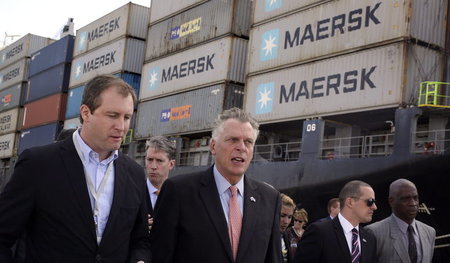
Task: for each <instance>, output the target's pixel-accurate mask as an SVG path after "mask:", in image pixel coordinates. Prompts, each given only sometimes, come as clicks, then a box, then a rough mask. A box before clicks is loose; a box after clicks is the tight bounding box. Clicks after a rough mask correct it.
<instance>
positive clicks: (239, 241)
mask: <svg viewBox="0 0 450 263" xmlns="http://www.w3.org/2000/svg"><path fill="white" fill-rule="evenodd" d="M257 135H258V124H257V123H256V121H255V120H254V119H253V118H252V117H251V116H249V115H248V114H247V113H245V112H244V111H242V110H240V109H237V108H232V109H230V110H226V111H224V112H223V113H222V114H221V115H219V117H218V119H217V120H216V126H215V128H214V129H213V132H212V139H211V141H210V151H211V153H212V154H213V155H214V157H215V164H214V165H213V166H212V167H211V168H209V169H207V170H206V171H203V172H197V173H193V174H189V175H179V176H175V177H171V178H169V179H167V180H166V181H165V182H164V184H163V186H162V189H161V193H160V195H159V197H158V202H157V203H156V211H155V212H156V213H155V222H154V224H153V228H152V231H151V233H150V239H151V242H152V257H153V259H152V260H153V263H161V262H165V263H174V262H177V263H182V262H191V263H199V262H201V263H207V262H208V263H209V262H214V263H231V262H237V263H251V262H258V263H264V262H267V263H269V262H277V263H278V262H280V261H281V246H280V243H281V242H280V229H279V219H280V195H279V193H278V191H276V190H275V189H274V188H273V187H271V186H269V185H267V184H265V183H261V182H258V181H255V180H253V179H251V178H249V177H248V176H246V175H244V173H245V171H246V170H247V168H248V166H249V164H250V161H251V160H252V157H253V147H254V145H255V141H256V138H257Z"/></svg>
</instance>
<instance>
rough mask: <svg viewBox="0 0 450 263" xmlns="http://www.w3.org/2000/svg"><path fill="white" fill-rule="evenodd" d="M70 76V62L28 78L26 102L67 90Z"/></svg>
mask: <svg viewBox="0 0 450 263" xmlns="http://www.w3.org/2000/svg"><path fill="white" fill-rule="evenodd" d="M69 78H70V64H59V65H58V66H55V67H53V68H50V69H47V70H45V71H42V72H40V73H38V74H36V75H34V76H32V77H30V78H29V79H28V87H27V89H26V92H25V94H24V103H30V102H32V101H35V100H38V99H41V98H44V97H47V96H49V95H52V94H55V93H62V92H67V88H68V87H69Z"/></svg>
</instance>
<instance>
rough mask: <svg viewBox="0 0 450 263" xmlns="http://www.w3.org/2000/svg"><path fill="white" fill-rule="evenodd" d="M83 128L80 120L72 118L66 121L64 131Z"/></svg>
mask: <svg viewBox="0 0 450 263" xmlns="http://www.w3.org/2000/svg"><path fill="white" fill-rule="evenodd" d="M79 127H81V122H80V118H78V117H76V118H72V119H68V120H65V121H64V127H63V128H64V129H77V128H79Z"/></svg>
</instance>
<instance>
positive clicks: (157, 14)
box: [150, 0, 217, 24]
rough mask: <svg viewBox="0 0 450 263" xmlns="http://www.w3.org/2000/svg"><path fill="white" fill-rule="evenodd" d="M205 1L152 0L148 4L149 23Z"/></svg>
mask: <svg viewBox="0 0 450 263" xmlns="http://www.w3.org/2000/svg"><path fill="white" fill-rule="evenodd" d="M206 1H207V0H183V1H179V0H152V1H151V6H150V23H151V24H152V23H154V22H157V21H158V20H162V19H166V18H168V17H170V16H173V15H175V14H178V13H181V12H183V11H186V10H187V9H189V8H190V7H192V6H195V5H198V4H200V3H202V2H206ZM212 1H217V0H212Z"/></svg>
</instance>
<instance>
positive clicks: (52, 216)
mask: <svg viewBox="0 0 450 263" xmlns="http://www.w3.org/2000/svg"><path fill="white" fill-rule="evenodd" d="M135 101H136V95H135V94H134V91H133V89H132V88H131V87H130V86H129V85H128V84H126V83H125V82H124V81H122V80H121V79H119V78H117V77H114V76H98V77H95V78H94V79H92V80H91V81H90V82H88V83H87V85H86V88H85V91H84V95H83V99H82V105H81V106H80V119H81V121H82V123H83V126H82V128H81V129H79V130H77V131H76V132H74V133H73V135H72V136H71V137H70V138H67V139H66V140H64V141H61V142H57V143H54V144H50V145H46V146H42V147H36V148H31V149H28V150H25V151H24V152H23V153H22V154H21V155H20V157H19V159H18V161H17V163H16V166H15V169H14V174H13V176H12V178H11V180H10V182H9V183H8V185H7V186H6V187H5V190H4V192H3V193H2V195H1V196H0V262H2V263H10V262H13V261H12V258H11V253H10V247H11V246H12V244H13V243H14V242H15V240H16V239H17V238H18V237H19V236H20V235H21V233H22V232H23V231H24V230H25V229H26V235H27V244H26V257H27V262H46V263H52V262H73V263H84V262H86V263H87V262H89V263H92V262H106V263H114V262H117V263H119V262H120V263H123V262H150V260H151V254H150V250H149V239H148V231H147V214H146V211H147V209H146V201H145V197H146V194H145V191H146V187H145V174H144V171H143V169H142V168H141V167H140V166H139V165H138V164H136V163H135V162H134V161H132V160H131V159H130V158H128V157H126V156H125V155H123V154H122V153H120V152H119V151H118V149H119V147H120V144H121V142H122V138H123V136H124V135H125V134H126V133H127V131H128V128H129V124H130V119H131V115H132V114H133V109H134V102H135Z"/></svg>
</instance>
